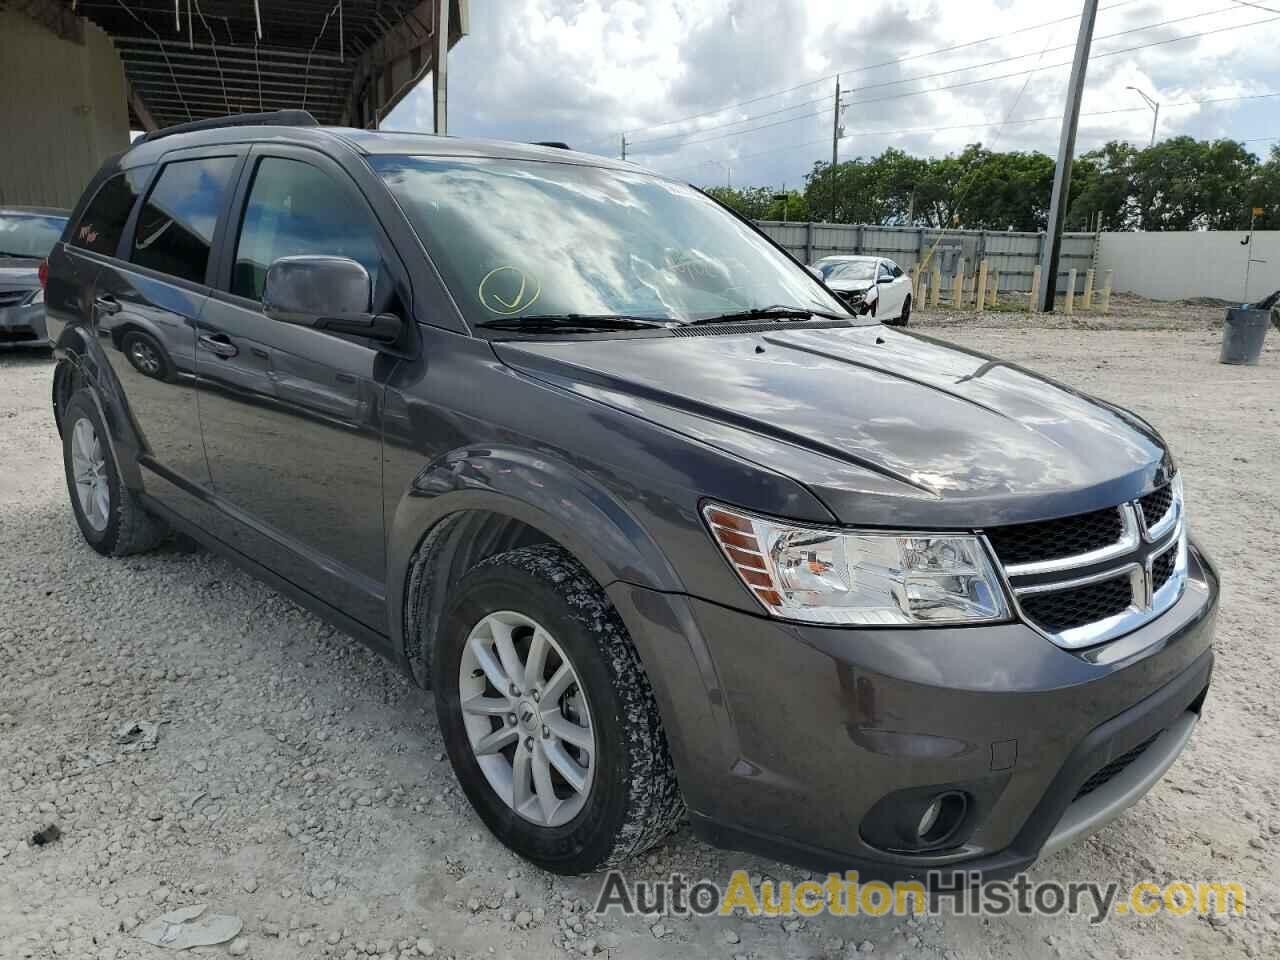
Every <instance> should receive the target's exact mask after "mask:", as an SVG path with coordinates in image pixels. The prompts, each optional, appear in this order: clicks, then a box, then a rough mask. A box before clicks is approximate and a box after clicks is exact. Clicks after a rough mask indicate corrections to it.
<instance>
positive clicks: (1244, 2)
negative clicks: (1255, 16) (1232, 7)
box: [1235, 0, 1280, 13]
mask: <svg viewBox="0 0 1280 960" xmlns="http://www.w3.org/2000/svg"><path fill="white" fill-rule="evenodd" d="M1235 3H1237V4H1238V5H1239V6H1242V7H1253V9H1255V10H1265V11H1267V13H1280V10H1276V9H1275V8H1273V7H1264V6H1263V5H1262V4H1260V3H1250V2H1249V0H1235Z"/></svg>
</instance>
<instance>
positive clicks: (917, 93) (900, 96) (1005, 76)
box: [628, 15, 1280, 154]
mask: <svg viewBox="0 0 1280 960" xmlns="http://www.w3.org/2000/svg"><path fill="white" fill-rule="evenodd" d="M1277 20H1280V15H1277V16H1274V17H1266V18H1263V19H1262V20H1253V21H1250V22H1249V23H1240V24H1235V25H1233V26H1228V27H1218V28H1216V29H1213V30H1202V31H1200V32H1199V33H1188V34H1183V35H1182V36H1178V37H1169V38H1166V39H1164V40H1152V41H1150V42H1148V43H1141V44H1136V45H1134V46H1131V47H1123V48H1121V49H1118V50H1107V51H1105V52H1103V53H1096V54H1094V55H1093V56H1092V57H1090V58H1089V59H1090V61H1091V62H1092V61H1093V60H1101V59H1104V58H1107V57H1115V56H1119V55H1121V54H1125V53H1133V52H1135V51H1137V50H1146V49H1149V48H1151V47H1159V46H1164V45H1166V44H1170V43H1179V42H1181V41H1183V40H1195V39H1197V38H1199V37H1208V36H1213V35H1215V34H1219V33H1228V32H1230V31H1233V30H1242V29H1244V28H1246V27H1256V26H1261V25H1263V24H1268V23H1274V22H1275V21H1277ZM1069 66H1071V61H1069V60H1067V61H1063V62H1060V63H1052V64H1049V65H1048V66H1045V67H1037V68H1035V69H1032V70H1015V71H1013V72H1012V73H1002V74H997V75H995V76H991V77H981V78H978V79H976V80H965V81H962V82H960V83H953V84H946V85H944V86H940V87H931V88H929V89H927V90H911V91H907V92H906V93H895V94H890V95H888V96H883V97H865V98H863V99H861V100H853V101H850V102H849V103H848V104H845V107H846V109H847V108H849V107H856V106H858V105H859V104H864V103H885V102H887V101H890V100H904V99H907V98H909V97H922V96H927V95H929V94H934V93H942V92H943V91H946V90H958V89H961V88H964V87H972V86H978V85H980V84H984V83H991V82H993V81H996V80H1010V79H1013V78H1015V77H1022V76H1026V75H1027V74H1029V73H1036V72H1038V71H1039V70H1055V69H1059V68H1061V67H1069ZM797 106H799V105H797ZM830 110H831V108H830V107H827V108H823V109H819V110H815V111H811V112H810V113H803V114H799V115H797V116H794V117H787V118H785V119H782V120H775V121H773V122H772V123H765V124H761V125H759V126H756V127H748V128H746V129H743V130H731V131H729V132H728V133H720V134H716V135H714V136H709V137H697V138H696V139H692V140H684V142H683V143H680V144H678V146H679V147H685V146H692V145H693V144H697V143H708V142H710V141H712V140H723V139H725V138H726V137H736V136H741V135H743V134H747V133H754V132H756V131H758V130H767V129H770V128H772V127H777V126H781V125H783V124H787V123H794V122H795V121H797V120H804V119H807V118H809V117H819V116H822V115H823V114H826V113H828V112H830ZM751 119H753V120H754V119H760V117H758V116H757V117H753V118H751ZM735 122H745V121H735ZM712 129H714V128H712ZM661 139H662V140H666V139H671V138H661ZM656 142H660V141H659V140H642V141H636V142H634V143H630V144H628V146H632V147H638V146H644V145H648V144H651V143H656ZM636 152H637V153H641V154H643V153H645V151H643V150H638V151H636ZM649 152H650V153H651V152H652V151H649Z"/></svg>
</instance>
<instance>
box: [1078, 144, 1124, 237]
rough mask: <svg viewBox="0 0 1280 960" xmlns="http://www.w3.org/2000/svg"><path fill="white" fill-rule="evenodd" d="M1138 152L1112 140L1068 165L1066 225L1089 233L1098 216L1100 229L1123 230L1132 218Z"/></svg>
mask: <svg viewBox="0 0 1280 960" xmlns="http://www.w3.org/2000/svg"><path fill="white" fill-rule="evenodd" d="M1139 152H1140V151H1139V150H1138V149H1137V148H1136V147H1134V146H1132V145H1131V144H1128V143H1122V142H1119V141H1115V140H1112V141H1111V142H1110V143H1108V144H1107V145H1106V146H1104V147H1102V148H1101V149H1098V150H1092V151H1090V152H1089V153H1086V154H1084V155H1083V156H1081V157H1080V159H1078V160H1077V161H1076V162H1075V163H1074V164H1073V165H1072V174H1071V195H1072V201H1071V204H1070V205H1069V206H1068V208H1067V223H1068V225H1070V226H1071V227H1073V228H1074V229H1077V230H1087V229H1090V226H1089V225H1090V223H1092V222H1093V219H1094V217H1095V216H1097V215H1098V214H1101V215H1102V229H1104V230H1125V229H1128V228H1129V223H1130V220H1131V218H1132V217H1133V216H1134V210H1133V204H1132V201H1131V195H1132V193H1133V167H1134V161H1135V159H1136V158H1137V156H1138V153H1139Z"/></svg>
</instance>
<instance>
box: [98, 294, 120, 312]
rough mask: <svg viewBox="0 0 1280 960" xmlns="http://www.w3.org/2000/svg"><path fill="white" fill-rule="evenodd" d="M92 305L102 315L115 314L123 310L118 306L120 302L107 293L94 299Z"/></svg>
mask: <svg viewBox="0 0 1280 960" xmlns="http://www.w3.org/2000/svg"><path fill="white" fill-rule="evenodd" d="M93 305H94V306H95V307H97V308H98V309H99V310H101V311H102V312H103V313H108V314H117V313H119V312H120V311H121V310H122V309H124V308H123V307H121V306H120V301H119V300H117V299H116V298H115V297H113V296H111V294H109V293H104V294H102V295H101V296H97V297H94V298H93Z"/></svg>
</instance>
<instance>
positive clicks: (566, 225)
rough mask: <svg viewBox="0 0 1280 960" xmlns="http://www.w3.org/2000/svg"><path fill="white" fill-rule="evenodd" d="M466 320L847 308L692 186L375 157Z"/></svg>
mask: <svg viewBox="0 0 1280 960" xmlns="http://www.w3.org/2000/svg"><path fill="white" fill-rule="evenodd" d="M370 162H371V163H372V164H373V166H374V169H375V170H377V171H378V173H379V174H380V175H381V176H382V177H383V179H384V180H385V181H386V183H387V185H388V186H389V187H390V188H391V191H392V192H393V193H394V194H395V196H396V198H397V199H398V200H399V202H400V204H401V206H402V207H403V208H404V210H405V212H406V213H407V214H408V216H409V219H410V220H411V221H412V223H413V226H414V229H415V230H416V231H417V233H418V235H419V237H420V238H421V240H422V243H423V246H424V247H425V248H426V249H427V252H428V253H429V254H430V255H431V258H432V259H433V260H434V261H435V263H436V265H437V267H438V268H439V269H440V271H441V273H442V274H443V275H444V279H445V282H446V283H447V284H448V285H449V288H450V289H451V290H452V292H453V294H454V297H455V299H457V301H458V303H459V306H460V307H461V308H462V311H463V313H464V314H465V316H466V318H467V320H468V321H470V322H472V323H478V322H483V321H487V320H494V319H503V318H520V317H534V316H563V315H566V314H578V315H588V316H598V315H607V316H631V317H653V318H657V319H675V320H680V321H684V322H688V321H693V320H698V319H706V318H708V317H713V316H718V315H720V314H725V313H738V312H741V311H744V310H751V309H761V308H766V307H777V306H780V305H781V306H794V307H801V308H804V309H809V310H818V311H826V312H832V313H837V314H839V315H840V316H845V315H846V314H847V313H848V311H847V310H846V309H845V308H844V307H843V305H841V304H840V303H839V302H838V301H836V300H834V299H833V298H832V297H831V296H830V295H829V294H827V292H826V291H825V290H823V289H822V287H821V286H819V284H818V283H817V281H816V280H815V279H814V278H813V277H812V275H810V274H809V273H808V271H806V270H804V269H803V268H801V267H800V266H798V265H797V264H796V263H795V262H794V261H792V260H791V259H790V258H788V257H787V256H786V255H785V254H783V253H781V252H780V251H778V250H777V249H776V248H775V247H773V246H772V245H771V244H770V243H769V242H768V241H767V240H766V239H765V238H764V237H762V236H760V235H759V234H757V233H755V232H754V231H753V230H752V229H751V228H750V227H749V226H747V225H746V224H744V223H742V222H741V221H739V220H738V219H737V218H736V217H734V216H732V215H731V214H729V213H727V212H726V211H725V210H723V209H722V208H721V207H720V206H719V205H718V204H716V203H715V202H714V201H713V200H711V199H709V198H708V197H705V196H703V195H702V194H701V193H699V192H698V191H696V190H694V189H693V188H691V187H688V186H685V185H684V184H679V183H675V182H672V181H669V180H664V179H661V178H659V177H656V176H652V175H649V174H645V173H640V172H632V171H625V170H624V171H620V170H608V169H602V168H599V167H590V166H580V165H577V164H568V163H551V162H545V161H528V160H506V159H475V158H461V159H459V158H440V157H403V156H381V157H372V158H371V160H370Z"/></svg>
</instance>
